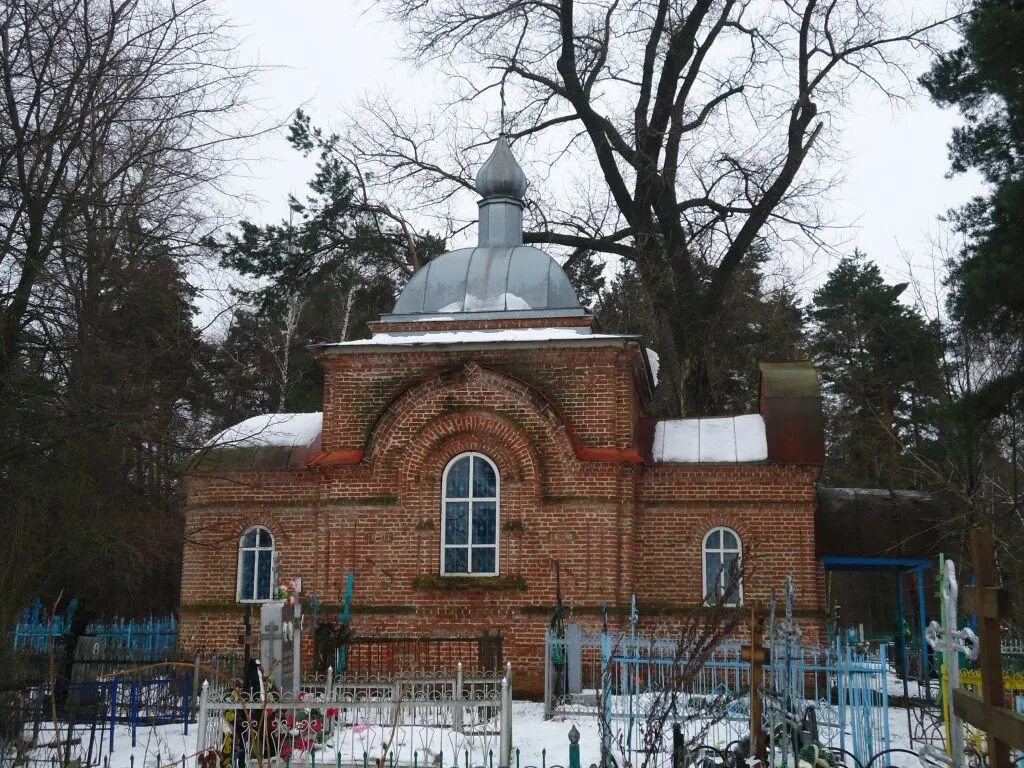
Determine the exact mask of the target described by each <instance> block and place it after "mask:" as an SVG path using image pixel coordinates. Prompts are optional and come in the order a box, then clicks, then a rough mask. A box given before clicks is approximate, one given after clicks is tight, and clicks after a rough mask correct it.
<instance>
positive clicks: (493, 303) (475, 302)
mask: <svg viewBox="0 0 1024 768" xmlns="http://www.w3.org/2000/svg"><path fill="white" fill-rule="evenodd" d="M506 309H512V310H515V309H533V307H531V306H530V305H529V303H528V302H527V301H526V299H524V298H523V297H522V296H516V295H515V294H514V293H508V292H507V291H506V292H505V293H498V294H495V295H494V296H474V295H473V294H471V293H470V294H467V295H466V299H465V301H453V302H452V303H451V304H446V305H445V306H443V307H441V309H439V310H438V311H439V312H485V311H488V310H491V311H503V310H506Z"/></svg>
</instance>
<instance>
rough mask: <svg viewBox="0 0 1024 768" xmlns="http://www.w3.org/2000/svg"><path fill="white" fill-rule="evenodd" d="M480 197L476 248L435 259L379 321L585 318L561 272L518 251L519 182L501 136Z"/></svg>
mask: <svg viewBox="0 0 1024 768" xmlns="http://www.w3.org/2000/svg"><path fill="white" fill-rule="evenodd" d="M476 182H477V191H478V192H479V193H480V194H481V199H480V201H479V203H478V205H479V206H480V228H479V245H478V246H477V247H475V248H460V249H459V250H457V251H449V252H448V253H445V254H442V255H441V256H438V257H437V258H436V259H433V260H431V261H430V262H429V263H428V264H427V265H426V266H424V267H422V268H421V269H420V270H419V271H418V272H416V274H415V275H413V276H412V278H410V280H409V282H408V283H406V286H405V288H404V289H403V290H402V293H401V295H399V297H398V301H397V302H396V303H395V309H394V311H393V312H392V313H391V314H390V315H384V316H383V317H381V320H384V321H401V320H407V319H410V317H411V316H416V315H419V316H421V317H423V318H424V319H429V318H430V317H431V316H435V317H436V316H438V315H452V314H457V313H466V312H474V313H477V314H476V315H475V317H479V318H483V317H487V316H490V315H493V314H495V313H501V317H566V316H574V315H584V314H586V313H585V312H584V310H583V308H582V307H581V306H580V302H579V299H577V298H576V292H575V291H574V290H573V288H572V285H571V284H570V283H569V278H568V277H567V276H566V274H565V271H564V270H563V269H562V268H561V267H560V266H559V265H558V262H556V261H555V260H554V259H553V258H551V256H549V255H548V254H546V253H545V252H544V251H542V250H540V249H539V248H534V247H532V246H529V245H523V202H522V196H523V195H524V194H525V192H526V186H527V182H526V175H525V174H524V173H523V170H522V168H520V167H519V163H517V162H516V159H515V157H514V156H513V155H512V151H511V150H510V149H509V146H508V142H506V140H505V137H504V136H501V137H499V138H498V140H497V141H496V142H495V145H494V150H493V151H492V153H491V156H490V157H489V158H488V159H487V162H485V163H484V165H483V167H482V168H481V169H480V172H479V173H478V174H477V179H476Z"/></svg>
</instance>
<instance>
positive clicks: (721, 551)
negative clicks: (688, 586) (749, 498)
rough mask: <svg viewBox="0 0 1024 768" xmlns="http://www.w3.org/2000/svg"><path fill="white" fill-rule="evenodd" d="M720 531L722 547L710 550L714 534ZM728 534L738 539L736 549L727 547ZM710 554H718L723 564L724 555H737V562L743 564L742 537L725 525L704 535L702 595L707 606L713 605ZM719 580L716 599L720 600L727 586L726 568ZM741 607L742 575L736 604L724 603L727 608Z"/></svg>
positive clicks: (722, 570)
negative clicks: (709, 582)
mask: <svg viewBox="0 0 1024 768" xmlns="http://www.w3.org/2000/svg"><path fill="white" fill-rule="evenodd" d="M718 531H721V532H722V534H723V535H722V545H721V546H720V547H715V548H709V547H708V541H709V540H710V539H711V536H712V534H714V533H716V532H718ZM726 533H730V534H732V535H733V536H734V537H735V538H736V546H735V547H727V546H725V534H726ZM709 554H717V555H718V556H719V561H720V562H723V563H724V562H725V557H724V555H736V562H737V563H738V564H741V563H742V561H743V539H741V538H740V535H739V534H738V533H737V532H736V531H734V530H733V529H732V528H727V527H726V526H724V525H718V526H715V527H714V528H712V529H711V530H710V531H708V532H707V533H706V534H704V541H703V542H701V546H700V572H701V584H702V585H703V587H704V591H703V592H702V594H703V595H704V598H703V602H704V603H705V604H706V605H713V603H712V602H711V589H710V586H709V585H708V555H709ZM739 567H742V565H740V566H739ZM718 578H719V583H718V584H717V585H716V590H715V598H716V599H718V597H720V596H723V595H721V594H720V593H719V591H718V590H722V591H723V592H724V589H725V586H726V583H725V568H724V567H723V568H721V569H720V570H719V574H718ZM741 605H743V577H742V575H741V576H740V583H739V589H737V590H736V600H735V602H731V603H722V606H723V607H725V608H739V607H740V606H741Z"/></svg>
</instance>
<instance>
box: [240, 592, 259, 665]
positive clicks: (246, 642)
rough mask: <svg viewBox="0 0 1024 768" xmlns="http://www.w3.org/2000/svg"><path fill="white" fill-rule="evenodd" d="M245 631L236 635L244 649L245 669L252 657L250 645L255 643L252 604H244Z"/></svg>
mask: <svg viewBox="0 0 1024 768" xmlns="http://www.w3.org/2000/svg"><path fill="white" fill-rule="evenodd" d="M243 626H244V627H245V632H244V633H243V634H241V635H239V636H238V644H239V645H241V646H242V648H243V649H244V651H245V667H244V668H245V669H248V668H249V661H250V660H251V659H252V647H253V646H254V645H255V644H256V636H255V635H254V634H253V633H252V606H251V605H247V606H245V623H244V625H243Z"/></svg>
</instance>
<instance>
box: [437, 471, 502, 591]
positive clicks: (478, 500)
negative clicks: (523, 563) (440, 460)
mask: <svg viewBox="0 0 1024 768" xmlns="http://www.w3.org/2000/svg"><path fill="white" fill-rule="evenodd" d="M441 483H442V486H441V487H442V490H443V494H442V496H443V500H442V503H441V520H442V525H441V532H442V534H441V573H442V574H445V575H451V574H468V575H471V576H493V575H495V574H497V573H498V495H499V487H498V484H499V480H498V469H497V467H495V466H494V462H492V461H491V460H490V459H488V458H487V457H486V456H484V455H483V454H480V453H463V454H461V455H459V456H456V457H455V458H454V459H452V460H451V462H449V464H448V466H447V468H445V471H444V477H443V478H442V480H441Z"/></svg>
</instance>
